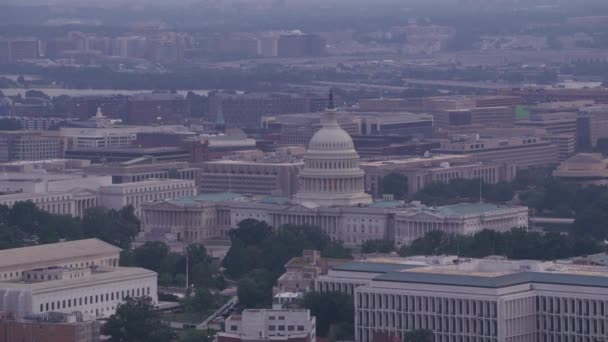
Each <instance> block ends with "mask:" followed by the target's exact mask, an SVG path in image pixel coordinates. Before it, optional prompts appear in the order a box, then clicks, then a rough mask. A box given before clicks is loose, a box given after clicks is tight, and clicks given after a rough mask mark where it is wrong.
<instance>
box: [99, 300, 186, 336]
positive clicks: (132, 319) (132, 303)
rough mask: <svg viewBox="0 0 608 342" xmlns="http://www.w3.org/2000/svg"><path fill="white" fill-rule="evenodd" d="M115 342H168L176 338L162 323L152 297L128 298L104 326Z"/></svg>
mask: <svg viewBox="0 0 608 342" xmlns="http://www.w3.org/2000/svg"><path fill="white" fill-rule="evenodd" d="M103 334H105V335H108V336H111V338H112V341H113V342H166V341H171V340H172V339H173V338H175V334H174V333H173V331H172V330H171V329H170V328H169V327H168V326H166V325H164V324H163V323H162V321H161V317H160V313H158V311H156V309H155V308H154V303H153V302H152V299H151V298H150V297H138V298H131V297H128V298H126V300H125V302H124V303H121V304H118V307H117V308H116V313H115V314H113V315H112V316H110V318H109V319H108V321H107V323H106V324H105V325H104V326H103Z"/></svg>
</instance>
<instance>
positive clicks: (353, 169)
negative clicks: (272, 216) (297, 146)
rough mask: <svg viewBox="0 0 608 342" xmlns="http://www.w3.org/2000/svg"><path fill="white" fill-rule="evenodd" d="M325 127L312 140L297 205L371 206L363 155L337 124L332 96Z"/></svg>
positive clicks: (305, 157) (300, 179) (296, 199)
mask: <svg viewBox="0 0 608 342" xmlns="http://www.w3.org/2000/svg"><path fill="white" fill-rule="evenodd" d="M321 123H322V127H321V129H320V130H318V131H317V132H316V133H315V135H314V136H313V137H312V139H311V140H310V144H309V145H308V150H307V151H306V154H305V155H304V169H303V170H302V171H301V172H300V174H299V176H298V180H299V189H298V192H297V193H296V194H295V195H294V200H295V202H298V203H302V204H306V203H312V204H316V205H319V206H353V205H358V204H369V203H371V202H372V198H371V196H370V195H369V194H366V193H365V188H364V176H365V173H364V172H363V170H361V169H360V168H359V154H358V153H357V151H356V150H355V145H354V144H353V140H352V139H351V137H350V135H349V134H348V133H346V131H344V130H343V129H342V128H341V127H340V125H339V124H338V121H337V120H336V109H335V107H334V104H333V93H331V92H330V95H329V106H328V109H327V112H326V113H325V115H324V117H323V118H322V122H321Z"/></svg>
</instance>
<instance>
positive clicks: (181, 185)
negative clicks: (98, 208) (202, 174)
mask: <svg viewBox="0 0 608 342" xmlns="http://www.w3.org/2000/svg"><path fill="white" fill-rule="evenodd" d="M98 194H99V195H98V196H99V204H100V205H102V206H104V207H106V208H109V209H121V208H122V207H125V206H129V205H131V206H133V208H134V210H135V214H136V215H139V214H140V207H141V204H142V203H145V202H154V201H163V200H166V199H174V198H181V197H191V196H195V195H196V194H197V189H196V184H194V181H193V180H181V179H149V180H145V181H141V182H133V183H120V184H112V185H105V186H102V187H100V188H99V193H98Z"/></svg>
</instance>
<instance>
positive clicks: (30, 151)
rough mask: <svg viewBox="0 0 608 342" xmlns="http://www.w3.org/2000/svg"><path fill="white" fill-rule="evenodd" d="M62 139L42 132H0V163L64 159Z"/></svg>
mask: <svg viewBox="0 0 608 342" xmlns="http://www.w3.org/2000/svg"><path fill="white" fill-rule="evenodd" d="M63 150H64V145H63V141H62V140H61V138H59V137H58V136H53V135H45V134H43V133H42V132H40V131H3V132H0V162H9V161H15V160H44V159H57V158H62V157H63Z"/></svg>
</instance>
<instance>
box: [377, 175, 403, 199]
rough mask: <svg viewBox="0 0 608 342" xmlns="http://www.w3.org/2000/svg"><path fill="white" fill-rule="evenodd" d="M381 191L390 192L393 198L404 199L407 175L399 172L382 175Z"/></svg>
mask: <svg viewBox="0 0 608 342" xmlns="http://www.w3.org/2000/svg"><path fill="white" fill-rule="evenodd" d="M381 188H382V193H383V194H391V195H393V196H394V197H395V199H398V200H401V199H404V197H405V195H406V194H407V177H406V176H404V175H402V174H400V173H390V174H388V175H386V176H384V177H382V184H381Z"/></svg>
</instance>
